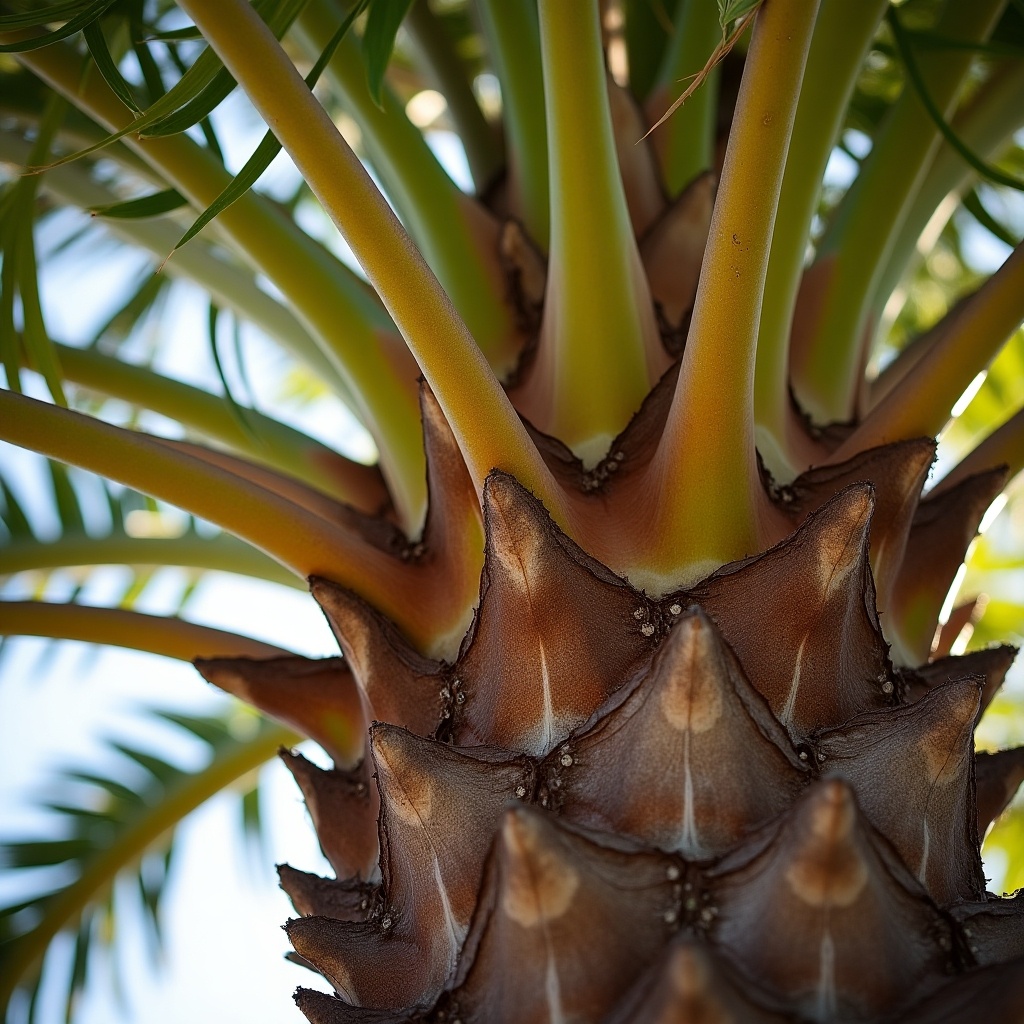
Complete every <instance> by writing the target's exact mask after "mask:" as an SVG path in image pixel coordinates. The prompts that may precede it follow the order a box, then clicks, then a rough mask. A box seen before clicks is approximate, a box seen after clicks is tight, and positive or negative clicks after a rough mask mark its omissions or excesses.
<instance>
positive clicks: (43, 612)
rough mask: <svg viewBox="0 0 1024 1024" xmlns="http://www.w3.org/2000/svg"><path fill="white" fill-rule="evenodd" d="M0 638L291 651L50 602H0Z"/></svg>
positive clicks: (252, 653)
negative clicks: (47, 638)
mask: <svg viewBox="0 0 1024 1024" xmlns="http://www.w3.org/2000/svg"><path fill="white" fill-rule="evenodd" d="M0 635H3V636H42V637H49V638H50V639H53V640H79V641H81V642H82V643H88V644H99V645H100V646H102V647H124V648H127V649H129V650H132V651H145V652H146V653H147V654H159V655H161V656H162V657H165V658H176V659H178V660H179V661H188V662H191V661H193V660H194V659H195V658H275V657H279V656H280V655H282V654H288V653H289V652H288V651H285V650H283V649H282V648H280V647H275V646H274V645H273V644H266V643H264V642H263V641H262V640H253V639H252V638H251V637H247V636H238V635H237V634H236V633H228V632H226V631H225V630H223V629H214V628H212V627H211V626H201V625H199V624H198V623H195V622H187V621H186V620H185V619H179V618H175V617H173V616H170V615H146V614H145V613H143V612H134V611H128V610H127V609H125V608H97V607H94V606H92V605H83V604H57V603H55V602H50V601H0ZM5 966H6V962H5ZM0 1005H2V1000H0Z"/></svg>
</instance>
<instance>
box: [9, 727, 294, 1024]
mask: <svg viewBox="0 0 1024 1024" xmlns="http://www.w3.org/2000/svg"><path fill="white" fill-rule="evenodd" d="M151 717H152V718H153V719H154V720H156V721H159V722H162V723H164V724H165V725H167V726H170V727H172V728H173V729H174V731H176V732H178V733H179V734H180V735H184V736H187V737H189V738H190V739H191V740H192V741H193V743H194V744H196V745H197V746H199V747H200V748H201V749H202V751H203V754H204V755H205V762H206V763H205V766H204V767H202V768H200V769H198V770H195V771H193V770H191V769H189V768H184V767H182V766H181V765H180V764H178V763H176V762H175V761H174V760H169V759H168V758H167V757H166V756H165V755H164V754H163V753H161V752H160V750H159V748H156V749H149V748H148V747H144V746H138V745H136V744H134V743H131V742H126V741H123V740H108V741H107V746H108V748H109V750H110V751H111V752H112V753H115V754H116V755H118V756H117V757H116V759H115V761H114V765H113V767H112V768H111V769H110V770H109V771H99V770H96V769H91V768H89V767H85V766H75V767H66V768H64V769H63V770H61V771H60V772H58V774H57V776H56V777H55V778H54V780H53V782H52V785H51V786H50V787H48V788H51V789H53V790H57V791H59V792H61V793H62V794H70V795H65V796H62V797H61V798H60V799H59V800H50V801H48V802H45V803H44V804H43V806H44V807H46V808H47V810H48V811H49V812H50V822H51V824H52V828H51V829H49V830H48V832H51V833H55V835H52V836H50V835H48V836H47V837H46V838H31V837H26V838H15V837H12V836H9V835H5V836H4V837H3V842H4V845H3V847H2V848H0V850H2V852H0V857H2V859H3V865H4V867H5V868H6V869H7V870H8V871H11V872H14V873H19V872H24V873H26V874H27V875H28V876H29V878H30V879H34V884H33V881H30V882H29V883H28V886H27V887H29V888H32V889H35V890H36V892H35V895H33V896H32V897H31V898H29V899H21V900H19V901H18V902H17V903H14V904H12V905H10V906H7V907H4V908H3V909H0V979H2V981H0V1005H8V1001H9V1000H10V998H11V997H12V995H13V994H14V993H15V992H18V993H19V996H20V998H22V999H23V1000H24V1001H26V1002H27V1005H28V1006H29V1007H30V1008H31V1007H34V1005H35V999H36V993H37V991H38V988H39V985H40V982H41V978H42V973H41V967H42V965H43V959H44V956H45V954H46V951H47V949H48V947H49V945H50V943H51V942H52V941H53V939H54V938H55V937H56V936H58V935H61V934H65V933H66V934H68V935H70V936H71V938H72V941H73V944H74V955H73V957H72V961H73V964H72V968H71V974H70V977H68V978H67V979H66V981H65V984H64V985H63V991H65V992H66V999H67V1006H68V1013H69V1015H70V1013H71V1009H72V1007H73V1004H74V1002H75V999H76V997H77V996H78V994H79V992H80V990H81V987H82V985H83V983H84V978H85V973H86V967H87V964H88V962H89V957H90V950H91V949H92V948H93V945H94V944H95V943H100V944H107V943H109V942H110V941H111V940H114V941H116V935H117V927H116V920H117V915H118V914H120V913H122V912H124V910H125V908H124V907H123V906H122V905H121V901H122V900H123V899H125V894H126V893H132V894H133V895H132V896H131V897H130V899H132V900H133V901H134V902H135V904H136V908H137V909H138V910H141V912H142V915H143V917H144V918H145V919H146V920H147V921H148V923H149V925H150V927H151V933H152V936H153V938H154V939H156V940H157V942H159V939H160V935H161V925H160V907H161V898H162V896H163V892H164V887H165V885H166V882H167V879H168V876H169V870H170V866H171V862H172V858H173V854H174V848H175V845H174V844H175V836H176V829H177V827H178V825H179V824H180V822H181V821H182V820H183V819H184V818H185V817H186V816H187V815H188V814H189V813H191V812H192V811H193V810H195V809H196V808H197V807H199V806H200V805H201V804H202V803H203V802H204V801H206V800H208V799H209V798H210V797H212V796H215V795H216V794H217V793H219V792H220V791H221V790H223V789H224V788H225V787H229V786H236V787H237V786H239V784H240V780H242V782H241V784H240V790H239V801H240V803H239V814H240V821H241V822H242V823H243V824H244V826H245V828H246V830H247V831H249V832H250V833H252V832H253V830H258V828H259V817H258V811H257V809H258V802H257V800H258V798H257V797H256V796H255V795H254V794H255V792H256V782H255V777H254V775H253V773H254V772H255V771H256V769H258V768H259V766H260V765H261V764H263V763H264V762H265V761H266V760H268V759H269V758H270V757H272V756H273V755H274V753H275V751H276V750H277V749H278V748H279V747H281V746H283V745H289V744H292V743H294V742H296V741H297V739H298V737H296V736H295V735H294V733H291V732H289V731H288V730H287V729H283V728H281V727H280V726H277V725H273V724H271V723H269V722H267V721H266V720H264V719H261V718H258V717H257V716H254V715H252V714H248V713H245V712H239V711H234V712H230V713H227V714H225V715H223V716H219V717H218V716H205V717H195V716H189V715H182V714H178V713H172V712H167V711H154V712H151ZM45 869H59V871H58V873H57V874H56V876H55V877H56V884H53V882H52V881H51V882H50V884H49V885H48V884H47V879H52V878H54V875H53V874H52V870H51V871H50V872H49V873H48V872H47V871H46V870H45ZM122 880H124V881H126V882H127V884H126V885H121V884H119V883H120V882H121V881H122ZM50 983H55V982H53V981H52V980H51V982H50ZM28 1019H29V1021H32V1020H33V1014H32V1011H31V1009H30V1010H29V1014H28Z"/></svg>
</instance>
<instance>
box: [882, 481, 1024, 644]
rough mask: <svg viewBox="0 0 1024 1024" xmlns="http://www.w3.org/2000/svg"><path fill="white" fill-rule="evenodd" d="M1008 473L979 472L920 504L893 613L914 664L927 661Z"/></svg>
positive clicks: (898, 578) (912, 526) (901, 569)
mask: <svg viewBox="0 0 1024 1024" xmlns="http://www.w3.org/2000/svg"><path fill="white" fill-rule="evenodd" d="M1007 474H1008V470H1007V468H1006V467H1005V466H1000V467H998V468H996V469H993V470H989V471H988V472H985V473H978V474H976V475H975V476H971V477H968V478H967V479H966V480H964V481H962V482H961V483H959V484H957V485H956V486H954V487H951V488H949V489H948V490H944V491H942V492H941V493H937V494H935V495H934V496H929V497H927V498H925V499H924V500H923V501H922V502H921V503H920V504H919V505H918V506H917V511H916V512H915V513H914V519H913V523H912V525H911V527H910V534H909V536H908V537H907V544H906V550H905V551H904V554H903V561H902V562H901V564H900V567H899V572H898V574H897V576H896V581H895V586H894V588H893V594H892V602H891V605H890V611H889V615H890V618H891V619H892V620H894V621H893V625H894V627H895V629H894V631H895V632H896V633H897V634H898V636H899V640H900V645H901V647H902V648H903V650H904V652H905V656H906V657H907V658H908V659H909V660H911V662H912V663H918V662H922V661H924V660H926V659H927V657H928V653H929V651H930V650H931V646H932V640H933V639H934V637H935V628H936V626H937V625H938V620H939V612H940V610H941V608H942V604H943V602H944V601H945V599H946V594H947V593H948V592H949V587H950V584H951V583H952V582H953V577H954V576H955V575H956V572H957V570H958V569H959V568H960V565H961V563H962V562H963V560H964V557H965V555H966V553H967V548H968V546H969V545H970V543H971V541H972V540H973V539H974V538H975V536H976V535H977V532H978V525H979V524H980V523H981V520H982V518H983V517H984V515H985V512H986V510H987V509H988V507H989V505H991V504H992V502H993V501H994V500H995V498H996V496H997V495H998V494H999V492H1000V491H1001V490H1002V489H1003V485H1004V484H1005V483H1006V477H1007Z"/></svg>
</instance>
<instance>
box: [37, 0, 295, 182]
mask: <svg viewBox="0 0 1024 1024" xmlns="http://www.w3.org/2000/svg"><path fill="white" fill-rule="evenodd" d="M304 2H305V0H254V2H253V7H254V8H255V9H256V11H257V12H258V13H259V15H260V16H261V17H262V18H263V19H264V21H266V23H267V25H268V27H269V28H270V29H271V31H272V32H273V33H274V34H275V35H276V36H277V37H278V38H280V37H281V36H282V35H283V34H284V32H286V31H287V29H288V27H289V26H290V25H291V23H292V21H294V19H295V17H296V16H297V15H298V12H299V10H300V9H301V8H302V4H303V3H304ZM80 27H82V26H80ZM234 86H235V82H234V79H233V78H232V77H231V75H230V74H229V73H228V71H227V70H226V69H225V68H224V66H223V64H221V61H220V58H219V57H218V56H217V55H216V54H215V53H214V52H213V50H211V49H210V48H209V47H207V48H206V49H204V50H203V51H202V53H200V54H199V56H198V57H197V58H196V60H195V62H194V63H193V64H192V66H191V67H190V68H188V70H187V71H185V73H184V74H183V75H182V77H181V78H180V79H179V80H178V82H177V83H176V84H175V85H174V86H173V88H171V89H170V90H169V91H168V92H166V93H165V94H164V95H163V96H161V97H160V98H159V99H157V100H156V101H155V102H154V103H153V104H152V105H151V106H150V107H148V108H147V109H146V110H145V111H144V112H143V113H141V114H139V116H138V117H136V118H134V119H133V120H132V121H130V122H129V123H128V124H126V125H125V126H124V127H123V128H121V129H120V130H119V131H116V132H113V133H112V134H110V135H108V136H107V137H106V138H104V139H102V140H100V141H99V142H97V143H94V144H93V145H91V146H88V147H86V148H85V149H81V150H78V151H77V152H75V153H72V154H70V155H69V156H66V157H63V158H62V159H60V160H57V161H55V162H54V164H53V166H59V165H60V164H64V163H69V162H71V161H72V160H78V159H81V158H82V157H85V156H89V155H91V154H92V153H96V152H98V151H99V150H101V149H104V148H105V147H106V146H109V145H110V144H111V143H112V142H117V141H118V140H119V139H122V138H124V136H126V135H131V134H139V135H170V134H175V133H177V132H183V131H185V130H186V129H188V128H191V127H192V125H194V124H197V123H198V122H200V121H202V120H203V119H204V118H206V116H207V115H208V114H209V113H210V112H211V111H212V110H213V109H215V108H216V107H217V106H218V105H219V104H220V103H221V101H222V100H223V99H224V98H225V97H226V96H227V95H228V93H230V92H231V90H232V89H233V88H234Z"/></svg>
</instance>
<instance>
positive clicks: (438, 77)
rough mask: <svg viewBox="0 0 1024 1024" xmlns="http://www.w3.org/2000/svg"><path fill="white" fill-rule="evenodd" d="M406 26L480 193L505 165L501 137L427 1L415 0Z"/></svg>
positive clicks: (492, 182)
mask: <svg viewBox="0 0 1024 1024" xmlns="http://www.w3.org/2000/svg"><path fill="white" fill-rule="evenodd" d="M405 27H406V28H407V29H408V30H409V35H410V37H411V38H412V41H413V45H414V46H415V48H416V50H417V51H418V53H419V55H420V57H421V58H422V61H423V63H424V65H425V67H426V69H427V72H428V75H429V77H431V78H432V79H433V80H434V84H435V85H436V87H437V91H438V92H440V93H441V95H442V96H444V98H445V99H446V100H447V101H448V114H449V116H450V117H451V119H452V123H453V124H454V126H455V130H456V132H457V133H458V136H459V138H460V139H461V140H462V145H463V147H464V148H465V150H466V160H467V161H468V162H469V172H470V174H472V176H473V184H474V185H476V190H477V192H480V193H482V192H485V191H486V190H487V189H488V187H489V186H491V185H493V184H494V182H495V180H496V179H497V177H498V175H499V174H500V173H501V169H502V167H503V166H504V165H505V157H504V154H503V153H502V145H501V136H500V135H499V134H498V132H497V131H496V130H495V129H494V127H493V126H492V125H491V124H489V123H488V121H487V118H486V117H484V113H483V111H482V110H481V109H480V104H479V103H478V102H477V98H476V96H475V95H474V93H473V89H472V86H470V84H469V77H468V75H467V69H466V67H465V65H464V64H463V63H462V60H461V59H460V57H459V55H458V54H457V53H456V52H455V47H454V46H453V45H452V41H451V39H450V38H449V37H448V33H447V32H446V31H445V28H444V25H442V24H441V22H440V21H439V19H438V18H437V17H436V16H435V15H434V14H433V13H432V12H431V10H430V6H429V4H428V3H427V0H415V2H414V3H413V5H412V7H411V8H410V9H409V14H408V15H407V17H406V19H405Z"/></svg>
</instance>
